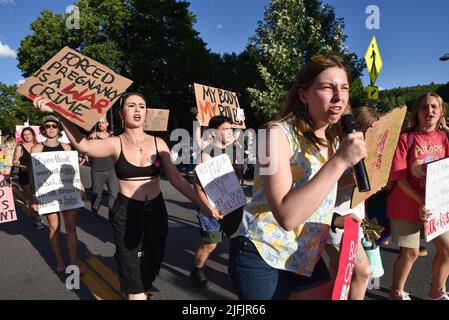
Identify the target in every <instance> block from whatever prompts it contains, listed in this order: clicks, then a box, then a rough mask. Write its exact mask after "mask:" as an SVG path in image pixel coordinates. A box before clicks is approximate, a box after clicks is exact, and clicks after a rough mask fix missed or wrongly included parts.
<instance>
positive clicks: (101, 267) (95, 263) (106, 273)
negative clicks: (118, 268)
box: [86, 250, 124, 298]
mask: <svg viewBox="0 0 449 320" xmlns="http://www.w3.org/2000/svg"><path fill="white" fill-rule="evenodd" d="M86 263H88V264H89V265H90V267H91V268H92V269H94V270H95V271H96V272H98V273H99V274H100V275H101V277H102V278H103V279H104V280H106V281H107V282H108V283H109V284H110V285H111V286H112V287H113V288H114V289H115V290H116V291H117V292H118V293H120V282H119V280H118V276H117V274H116V273H115V272H113V271H112V270H111V269H110V268H109V267H107V266H106V265H105V264H103V263H102V262H101V261H100V259H98V258H97V257H96V256H95V255H93V254H92V253H91V252H90V251H88V250H87V252H86ZM123 298H124V297H123Z"/></svg>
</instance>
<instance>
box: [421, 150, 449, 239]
mask: <svg viewBox="0 0 449 320" xmlns="http://www.w3.org/2000/svg"><path fill="white" fill-rule="evenodd" d="M448 181H449V158H446V159H443V160H438V161H435V162H432V163H429V164H428V165H427V175H426V200H425V201H426V209H428V210H429V211H430V213H431V216H430V218H429V219H428V220H427V221H426V222H424V236H425V238H426V241H431V240H432V239H435V238H436V237H438V236H439V235H441V234H443V233H445V232H446V231H448V230H449V184H448Z"/></svg>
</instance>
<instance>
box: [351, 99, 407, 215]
mask: <svg viewBox="0 0 449 320" xmlns="http://www.w3.org/2000/svg"><path fill="white" fill-rule="evenodd" d="M406 113H407V107H406V106H403V107H401V108H395V109H393V110H392V111H390V112H389V113H387V114H386V115H384V116H383V117H382V118H380V119H379V120H377V121H376V122H374V123H373V125H372V126H371V127H370V128H369V129H368V131H367V132H366V134H365V142H366V146H367V148H368V156H367V157H366V159H365V160H364V161H365V166H366V171H367V173H368V179H369V182H370V185H371V191H369V192H359V190H358V189H357V187H355V188H354V192H353V195H352V201H351V209H352V208H355V207H356V206H357V205H358V204H359V203H362V202H363V201H365V200H366V199H368V198H369V197H371V196H372V195H373V194H375V193H376V192H378V191H379V190H381V189H382V188H383V187H385V186H386V185H387V183H388V178H389V177H390V169H391V164H392V162H393V156H394V152H395V150H396V146H397V144H398V140H399V135H400V134H401V128H402V123H403V122H404V119H405V115H406Z"/></svg>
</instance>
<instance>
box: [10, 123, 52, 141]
mask: <svg viewBox="0 0 449 320" xmlns="http://www.w3.org/2000/svg"><path fill="white" fill-rule="evenodd" d="M28 127H30V128H31V129H33V131H34V132H35V133H36V138H37V142H43V141H45V140H46V139H45V137H44V136H43V135H41V134H40V131H39V126H16V142H17V143H19V142H21V141H22V137H21V136H20V135H21V134H22V130H23V129H25V128H28Z"/></svg>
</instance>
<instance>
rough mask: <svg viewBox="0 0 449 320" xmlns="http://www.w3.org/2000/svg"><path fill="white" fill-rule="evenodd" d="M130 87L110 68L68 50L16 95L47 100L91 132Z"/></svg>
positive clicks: (50, 62)
mask: <svg viewBox="0 0 449 320" xmlns="http://www.w3.org/2000/svg"><path fill="white" fill-rule="evenodd" d="M131 84H132V81H131V80H128V79H126V78H124V77H122V76H120V75H118V74H116V73H115V72H114V71H112V70H111V69H109V68H108V67H106V66H104V65H102V64H100V63H98V62H96V61H95V60H92V59H90V58H88V57H86V56H84V55H82V54H81V53H79V52H77V51H75V50H72V49H70V48H69V47H65V48H64V49H62V50H61V51H60V52H58V53H57V54H56V55H55V56H54V57H53V58H51V59H50V61H48V62H47V63H46V64H45V65H44V66H43V67H42V68H41V69H39V70H37V71H36V72H35V73H34V74H33V75H32V76H31V77H30V78H29V79H27V80H26V81H25V83H23V84H22V85H21V86H20V87H19V88H18V89H17V92H19V93H20V94H23V95H24V96H26V97H28V98H29V99H31V100H34V98H35V97H36V96H44V97H45V98H48V99H49V100H51V102H50V103H49V104H48V105H49V106H50V107H51V108H52V109H54V110H55V111H56V112H58V113H59V114H61V115H62V116H63V117H65V118H66V119H68V120H69V121H71V122H73V123H75V124H77V125H78V126H80V127H81V128H83V129H85V130H87V131H90V130H91V129H92V128H93V127H94V126H95V124H96V123H97V122H98V120H99V119H100V118H101V117H102V116H103V115H104V114H106V112H107V111H108V110H109V109H110V108H111V107H112V105H113V104H114V103H115V102H116V101H117V100H118V99H119V98H120V96H121V95H122V94H123V93H124V92H125V91H126V89H127V88H128V87H129V86H130V85H131Z"/></svg>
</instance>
